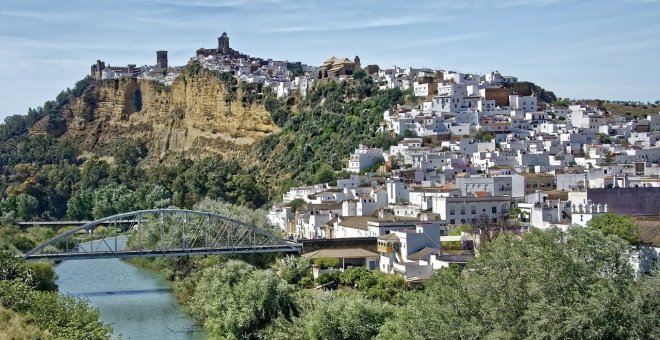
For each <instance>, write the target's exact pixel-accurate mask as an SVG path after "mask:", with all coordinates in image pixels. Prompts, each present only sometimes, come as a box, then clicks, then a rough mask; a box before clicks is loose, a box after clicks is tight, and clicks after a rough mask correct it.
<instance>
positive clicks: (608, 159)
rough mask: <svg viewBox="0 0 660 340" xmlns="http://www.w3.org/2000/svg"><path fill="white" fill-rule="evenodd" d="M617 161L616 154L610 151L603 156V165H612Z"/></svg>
mask: <svg viewBox="0 0 660 340" xmlns="http://www.w3.org/2000/svg"><path fill="white" fill-rule="evenodd" d="M615 161H616V158H615V157H614V154H613V153H612V151H610V150H606V151H605V154H603V165H612V164H614V162H615Z"/></svg>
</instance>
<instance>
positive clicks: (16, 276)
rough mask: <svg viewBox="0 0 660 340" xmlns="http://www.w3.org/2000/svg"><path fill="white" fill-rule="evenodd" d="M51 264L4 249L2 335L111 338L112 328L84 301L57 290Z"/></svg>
mask: <svg viewBox="0 0 660 340" xmlns="http://www.w3.org/2000/svg"><path fill="white" fill-rule="evenodd" d="M54 279H55V273H54V271H53V268H52V266H51V265H50V263H42V262H25V261H23V260H21V259H19V258H16V257H14V256H13V255H12V254H9V253H7V252H0V325H2V327H0V338H2V339H30V340H32V339H108V338H109V337H110V331H111V328H110V326H109V325H105V324H103V323H101V322H100V321H99V314H98V312H97V311H96V310H93V309H91V308H90V307H88V306H87V304H86V303H85V302H84V301H83V300H79V299H76V298H74V297H70V296H62V295H59V294H58V293H57V286H56V285H55V281H54Z"/></svg>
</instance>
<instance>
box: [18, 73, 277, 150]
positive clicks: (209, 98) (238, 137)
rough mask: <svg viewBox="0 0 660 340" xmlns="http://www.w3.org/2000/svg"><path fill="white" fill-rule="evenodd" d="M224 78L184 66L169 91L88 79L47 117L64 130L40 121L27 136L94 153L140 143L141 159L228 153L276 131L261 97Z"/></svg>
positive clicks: (144, 84) (133, 82)
mask: <svg viewBox="0 0 660 340" xmlns="http://www.w3.org/2000/svg"><path fill="white" fill-rule="evenodd" d="M197 66H198V65H197ZM232 80H233V78H232V77H229V78H227V77H226V76H223V75H222V74H220V73H217V72H213V71H209V70H206V69H202V68H200V67H195V65H194V64H191V65H190V66H189V67H187V68H186V69H184V72H183V73H182V74H181V76H179V77H178V78H177V79H176V80H175V81H174V83H173V84H172V86H164V85H162V84H160V83H158V82H156V81H150V80H144V79H140V80H137V79H134V78H133V79H131V78H122V79H114V80H103V81H92V82H90V83H89V85H88V86H87V87H86V88H85V89H84V90H83V92H82V93H81V94H80V95H79V96H74V97H72V98H71V99H70V100H69V101H68V102H67V103H66V104H64V105H62V107H61V108H60V109H59V110H58V112H57V114H56V115H54V116H55V117H58V118H61V119H63V120H64V122H65V123H64V126H62V124H60V125H57V124H52V122H51V121H52V120H53V119H52V117H53V116H45V117H43V118H41V119H39V120H37V121H36V122H35V124H34V125H33V126H32V128H31V129H30V131H31V133H32V134H33V135H34V134H44V133H46V134H49V135H52V136H56V137H61V138H64V139H66V140H68V141H70V142H71V143H72V144H73V145H76V146H77V147H78V148H79V151H81V152H83V153H85V152H87V153H92V154H95V155H99V156H109V155H110V153H111V151H112V148H113V147H114V146H115V145H116V144H117V143H118V142H119V141H121V140H123V139H127V138H128V139H134V140H144V141H146V144H147V145H146V146H147V148H148V150H149V154H148V156H149V157H148V158H149V159H162V158H164V157H166V156H168V155H171V154H183V155H184V157H186V158H190V159H199V158H203V157H205V156H208V155H212V154H218V153H219V154H224V155H229V154H235V153H237V152H242V151H244V150H245V149H247V148H249V147H250V146H251V145H253V144H255V143H257V142H258V141H260V140H261V139H262V138H263V137H264V136H267V135H268V134H271V133H273V132H277V131H278V128H277V127H276V126H275V125H274V124H273V123H272V121H271V118H270V115H269V113H268V112H267V111H266V110H265V108H264V106H263V104H262V103H261V102H262V100H261V98H258V97H256V96H254V95H253V94H252V93H251V92H250V89H249V88H248V87H246V86H237V85H235V84H233V83H232Z"/></svg>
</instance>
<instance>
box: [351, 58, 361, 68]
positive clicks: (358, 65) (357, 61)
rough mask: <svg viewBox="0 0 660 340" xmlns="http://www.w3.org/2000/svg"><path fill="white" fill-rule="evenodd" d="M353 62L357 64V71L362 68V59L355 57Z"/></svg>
mask: <svg viewBox="0 0 660 340" xmlns="http://www.w3.org/2000/svg"><path fill="white" fill-rule="evenodd" d="M353 62H354V63H355V69H358V68H360V57H358V56H355V59H353Z"/></svg>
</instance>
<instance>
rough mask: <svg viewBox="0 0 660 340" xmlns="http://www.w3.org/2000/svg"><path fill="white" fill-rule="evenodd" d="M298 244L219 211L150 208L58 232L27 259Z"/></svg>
mask: <svg viewBox="0 0 660 340" xmlns="http://www.w3.org/2000/svg"><path fill="white" fill-rule="evenodd" d="M300 251H301V246H300V245H299V244H296V243H293V242H288V241H286V240H283V239H281V238H279V237H277V236H275V235H273V234H272V233H270V232H268V231H266V230H265V229H262V228H259V227H256V226H253V225H250V224H247V223H244V222H241V221H238V220H236V219H233V218H229V217H226V216H222V215H219V214H215V213H210V212H203V211H194V210H185V209H152V210H140V211H133V212H129V213H123V214H117V215H113V216H109V217H106V218H102V219H99V220H96V221H93V222H89V223H86V224H84V225H81V226H77V227H75V228H73V229H70V230H68V231H66V232H64V233H61V234H60V235H57V236H55V237H53V238H51V239H49V240H47V241H45V242H44V243H42V244H40V245H38V246H36V247H35V248H34V249H32V250H31V251H29V252H27V253H26V254H25V255H23V258H24V259H26V260H35V259H52V260H75V259H95V258H131V257H163V256H200V255H235V254H248V253H275V252H278V253H299V252H300Z"/></svg>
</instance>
